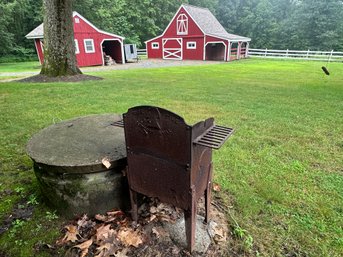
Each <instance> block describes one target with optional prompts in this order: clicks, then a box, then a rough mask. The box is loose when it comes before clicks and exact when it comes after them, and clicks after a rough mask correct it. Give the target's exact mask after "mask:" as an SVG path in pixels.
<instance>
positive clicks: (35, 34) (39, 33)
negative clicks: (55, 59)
mask: <svg viewBox="0 0 343 257" xmlns="http://www.w3.org/2000/svg"><path fill="white" fill-rule="evenodd" d="M43 35H44V30H43V23H42V24H41V25H39V26H38V27H37V28H35V29H34V30H32V31H31V32H30V33H29V34H27V35H26V36H25V37H26V38H28V39H30V38H43Z"/></svg>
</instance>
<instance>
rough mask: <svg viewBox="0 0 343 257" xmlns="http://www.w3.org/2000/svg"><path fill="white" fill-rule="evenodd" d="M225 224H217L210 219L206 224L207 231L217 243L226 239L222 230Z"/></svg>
mask: <svg viewBox="0 0 343 257" xmlns="http://www.w3.org/2000/svg"><path fill="white" fill-rule="evenodd" d="M224 227H225V226H219V225H218V224H217V223H216V222H214V221H210V222H209V224H208V229H207V231H208V233H209V235H210V237H211V238H213V240H214V241H215V242H216V243H218V242H224V241H226V237H227V235H226V232H225V230H224Z"/></svg>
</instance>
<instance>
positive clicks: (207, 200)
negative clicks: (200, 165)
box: [205, 162, 213, 223]
mask: <svg viewBox="0 0 343 257" xmlns="http://www.w3.org/2000/svg"><path fill="white" fill-rule="evenodd" d="M212 172H213V165H212V162H211V164H210V167H209V172H208V183H207V188H206V190H205V222H206V223H208V221H209V219H210V208H211V192H212Z"/></svg>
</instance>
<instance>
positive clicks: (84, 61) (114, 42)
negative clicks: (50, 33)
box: [26, 12, 125, 67]
mask: <svg viewBox="0 0 343 257" xmlns="http://www.w3.org/2000/svg"><path fill="white" fill-rule="evenodd" d="M73 19H74V40H75V54H76V60H77V63H78V65H79V66H80V67H83V66H93V65H105V60H104V55H109V56H111V57H112V59H113V60H115V62H116V63H125V56H124V48H123V40H124V37H121V36H118V35H115V34H112V33H108V32H105V31H102V30H100V29H98V28H97V27H95V26H94V25H93V24H92V23H90V22H89V21H88V20H86V19H85V18H84V17H82V16H81V15H80V14H79V13H77V12H73ZM26 38H28V39H34V41H35V46H36V50H37V54H38V58H39V61H40V63H41V64H42V63H43V59H44V55H43V44H44V40H43V38H44V30H43V23H42V24H41V25H39V26H38V27H37V28H35V29H34V30H32V31H31V32H30V33H29V34H27V35H26Z"/></svg>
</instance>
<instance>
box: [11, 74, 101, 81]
mask: <svg viewBox="0 0 343 257" xmlns="http://www.w3.org/2000/svg"><path fill="white" fill-rule="evenodd" d="M102 79H103V78H100V77H96V76H90V75H85V74H78V75H73V76H60V77H49V76H46V75H42V74H38V75H35V76H32V77H28V78H24V79H21V80H17V81H18V82H25V83H28V82H29V83H49V82H80V81H88V80H102Z"/></svg>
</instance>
